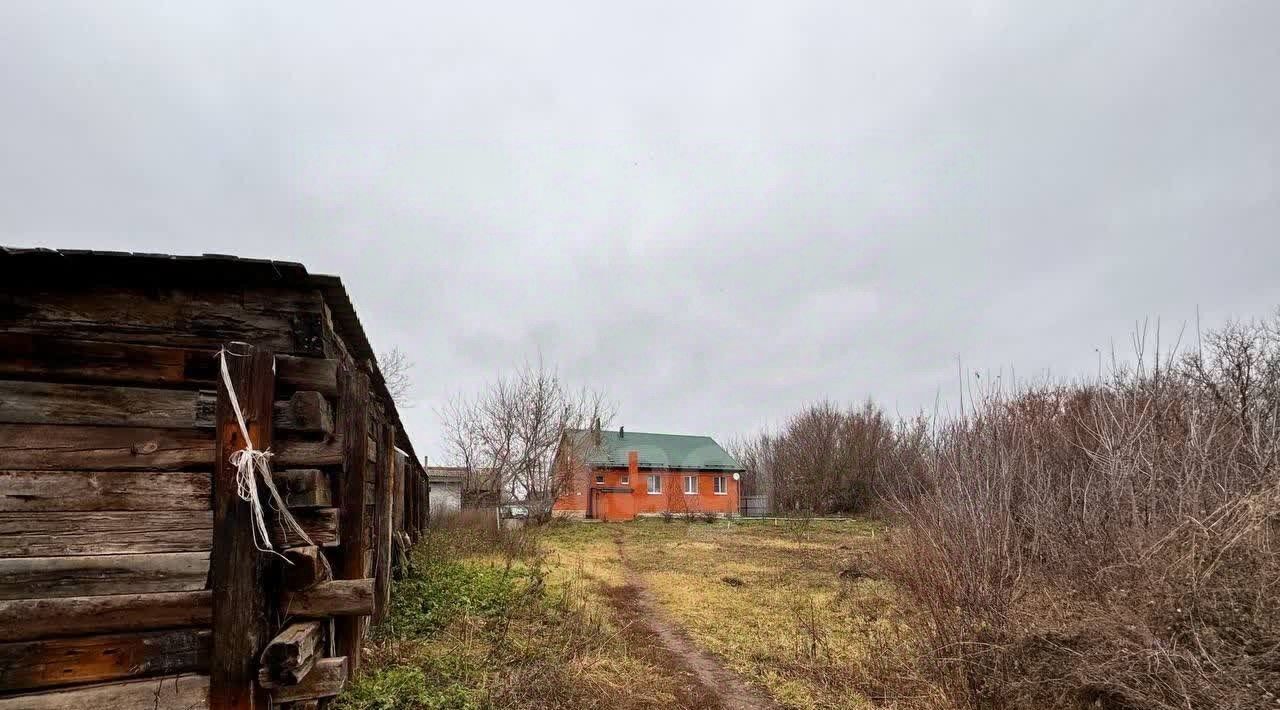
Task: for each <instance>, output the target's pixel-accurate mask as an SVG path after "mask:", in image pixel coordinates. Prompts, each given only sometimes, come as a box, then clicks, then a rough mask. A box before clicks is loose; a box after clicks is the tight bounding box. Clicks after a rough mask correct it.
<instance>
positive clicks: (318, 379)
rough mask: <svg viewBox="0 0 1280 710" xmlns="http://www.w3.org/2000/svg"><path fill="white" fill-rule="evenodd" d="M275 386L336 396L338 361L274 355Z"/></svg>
mask: <svg viewBox="0 0 1280 710" xmlns="http://www.w3.org/2000/svg"><path fill="white" fill-rule="evenodd" d="M276 384H277V385H278V386H282V387H284V388H288V389H294V390H312V391H315V392H319V393H320V394H322V395H325V396H327V397H333V396H335V395H337V394H338V361H337V360H333V359H330V358H320V357H297V356H294V355H276Z"/></svg>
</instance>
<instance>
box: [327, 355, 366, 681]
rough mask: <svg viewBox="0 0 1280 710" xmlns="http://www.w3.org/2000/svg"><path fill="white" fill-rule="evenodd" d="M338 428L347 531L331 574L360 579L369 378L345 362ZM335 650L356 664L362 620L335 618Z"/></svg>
mask: <svg viewBox="0 0 1280 710" xmlns="http://www.w3.org/2000/svg"><path fill="white" fill-rule="evenodd" d="M338 385H339V387H340V389H341V392H340V396H339V399H338V432H339V436H341V437H342V441H343V442H344V448H343V470H342V485H341V487H340V490H341V501H340V505H341V510H342V529H343V530H347V531H349V533H348V534H347V535H346V536H345V539H344V540H343V541H342V544H341V545H340V546H339V549H338V560H337V564H336V565H335V570H334V573H335V574H334V576H335V577H337V578H338V579H363V578H364V577H365V576H366V574H365V567H366V565H367V564H368V560H369V555H368V549H367V548H366V547H365V545H364V539H363V538H364V536H363V535H362V534H361V531H363V530H364V528H365V525H366V520H367V517H366V514H365V505H364V486H365V478H366V476H367V472H368V468H369V467H368V459H369V450H368V446H369V378H368V376H367V375H365V374H364V373H363V372H360V371H359V370H356V369H355V368H353V367H351V366H350V365H348V364H345V363H344V365H343V366H342V367H341V368H340V369H339V372H338ZM336 637H337V649H338V653H339V654H341V655H343V656H346V657H347V658H349V659H350V665H351V670H352V672H355V670H356V669H357V668H358V667H359V665H360V649H361V645H362V643H363V639H364V620H362V619H360V618H356V617H345V616H344V617H343V618H340V619H338V620H337V622H336Z"/></svg>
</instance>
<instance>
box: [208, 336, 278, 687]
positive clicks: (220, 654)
mask: <svg viewBox="0 0 1280 710" xmlns="http://www.w3.org/2000/svg"><path fill="white" fill-rule="evenodd" d="M237 354H238V355H239V356H238V357H228V358H227V367H228V370H229V372H230V380H231V387H232V389H231V390H230V391H228V389H227V387H226V385H225V384H223V383H220V384H219V387H218V416H217V420H218V426H217V452H218V453H217V456H216V459H215V460H216V461H217V462H218V464H217V465H216V467H215V468H214V474H213V529H214V538H213V557H212V559H213V564H212V567H211V569H210V575H209V577H210V584H211V586H212V587H213V628H215V629H218V630H219V633H217V634H215V635H214V640H213V656H212V659H211V662H210V666H209V677H210V688H209V705H210V707H211V708H213V710H253V708H256V707H266V703H265V696H264V694H263V693H262V691H261V689H259V688H257V687H256V685H255V683H254V681H255V679H256V678H257V674H258V668H257V658H258V653H259V652H260V651H261V649H262V646H263V644H265V643H266V641H267V639H268V638H269V635H270V628H269V626H268V624H269V621H268V613H269V609H268V605H267V597H266V589H265V588H264V587H265V580H266V577H267V563H268V557H267V556H266V555H264V554H262V553H260V552H258V550H257V546H256V544H255V543H254V539H253V512H252V510H251V509H250V507H249V504H248V503H247V502H245V501H244V500H242V499H241V498H240V496H239V495H238V493H237V486H236V469H235V467H234V466H233V465H231V462H230V456H231V454H232V453H233V452H235V451H238V450H240V449H241V448H243V447H245V446H246V445H248V442H245V441H244V437H243V436H241V433H240V427H239V425H238V423H237V421H236V417H235V413H234V412H233V411H232V407H231V399H230V398H231V397H232V396H235V397H236V398H237V400H238V401H239V403H240V411H241V412H243V414H244V420H245V426H246V427H247V429H248V434H249V438H250V440H251V442H252V444H253V446H254V447H255V448H257V449H258V450H259V451H265V450H267V449H269V448H270V447H271V443H272V438H271V437H272V403H273V402H274V400H275V374H274V366H273V363H274V361H275V358H274V356H273V355H272V354H271V353H270V352H268V351H266V350H263V349H260V348H253V347H247V348H243V349H241V351H240V352H239V353H237ZM263 499H264V500H266V498H265V497H264V498H263Z"/></svg>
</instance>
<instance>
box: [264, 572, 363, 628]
mask: <svg viewBox="0 0 1280 710" xmlns="http://www.w3.org/2000/svg"><path fill="white" fill-rule="evenodd" d="M373 599H374V598H373V580H372V579H368V578H366V579H335V580H333V581H331V582H322V583H320V584H317V585H316V586H314V587H312V588H311V589H306V590H303V591H301V592H290V593H286V594H285V595H284V603H283V608H282V611H283V613H284V614H285V616H290V617H296V618H303V619H316V618H323V617H327V616H341V617H350V616H366V615H369V614H372V613H373V606H374V604H373Z"/></svg>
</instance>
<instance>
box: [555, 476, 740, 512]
mask: <svg viewBox="0 0 1280 710" xmlns="http://www.w3.org/2000/svg"><path fill="white" fill-rule="evenodd" d="M598 476H599V477H603V479H604V482H603V483H597V482H596V480H597V477H598ZM649 476H660V477H661V478H662V493H660V494H658V495H653V494H650V493H649V492H648V477H649ZM685 476H696V477H697V479H698V493H697V494H696V495H686V494H685V493H684V477H685ZM716 476H724V478H725V484H726V486H727V488H726V492H725V493H724V494H721V495H717V494H716V493H715V492H714V491H715V484H714V482H713V481H714V478H715V477H716ZM584 478H585V479H586V480H585V481H584V480H583V479H584ZM624 478H625V479H626V483H624V482H623V479H624ZM572 480H573V483H574V485H573V486H572V490H568V491H566V493H565V494H564V495H562V496H561V497H560V498H559V499H558V500H556V502H555V506H554V509H555V510H557V511H561V512H570V511H575V512H583V513H585V512H586V510H587V504H588V500H589V498H588V496H590V495H591V493H590V491H591V489H593V488H596V487H600V486H605V487H629V488H630V489H631V493H630V495H628V494H627V493H597V494H596V495H597V496H599V498H597V500H601V501H605V502H602V503H601V504H600V505H598V506H597V512H599V513H601V514H602V515H601V517H608V519H610V520H618V519H627V518H630V517H632V516H633V515H644V514H655V513H661V512H663V511H666V510H670V511H671V512H673V513H684V512H694V513H719V514H734V515H736V514H737V513H738V495H739V490H738V481H735V480H733V474H732V473H725V472H723V471H715V472H713V471H669V470H640V471H638V472H636V473H631V472H629V471H628V470H626V469H594V470H592V471H591V472H590V473H589V474H588V475H587V476H585V477H584V476H582V475H575V476H572ZM584 484H585V486H586V488H585V490H584V488H583V486H584ZM619 497H628V498H630V505H627V504H626V503H624V502H622V501H616V500H607V501H606V500H605V499H616V498H619ZM628 509H629V510H628Z"/></svg>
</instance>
